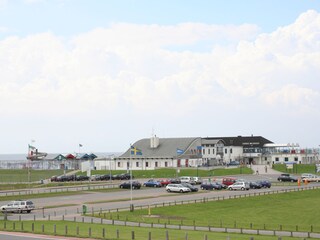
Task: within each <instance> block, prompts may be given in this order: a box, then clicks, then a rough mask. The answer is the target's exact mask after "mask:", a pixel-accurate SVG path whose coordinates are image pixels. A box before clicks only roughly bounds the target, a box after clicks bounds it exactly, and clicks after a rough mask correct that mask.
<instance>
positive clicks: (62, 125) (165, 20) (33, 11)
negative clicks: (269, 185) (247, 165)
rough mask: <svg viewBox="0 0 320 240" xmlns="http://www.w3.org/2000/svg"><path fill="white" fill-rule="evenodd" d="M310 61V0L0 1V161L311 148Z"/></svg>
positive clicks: (317, 87) (318, 113)
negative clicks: (247, 143)
mask: <svg viewBox="0 0 320 240" xmlns="http://www.w3.org/2000/svg"><path fill="white" fill-rule="evenodd" d="M319 59H320V4H319V1H311V0H305V1H298V0H290V1H289V0H284V1H253V0H250V1H236V0H234V1H190V0H183V1H182V0H181V1H180V0H178V1H168V0H166V1H147V0H141V1H130V0H127V1H122V0H117V1H88V0H87V1H85V0H51V1H47V0H25V1H24V0H13V1H8V0H0V112H1V113H2V114H1V119H0V124H1V126H5V127H4V128H3V129H2V131H1V134H2V139H3V140H2V141H3V142H2V144H1V147H0V153H23V152H25V151H26V146H27V145H28V143H30V141H31V139H34V140H35V145H36V146H37V147H38V148H39V149H40V150H41V151H47V152H55V153H56V152H61V153H68V152H71V153H72V152H75V151H77V150H78V144H79V143H81V144H83V151H88V152H91V151H92V152H122V151H125V150H126V149H127V147H128V146H129V145H130V144H131V143H134V142H135V141H137V140H139V139H141V138H148V137H150V136H151V134H152V133H155V134H156V135H157V136H159V137H160V138H161V137H206V136H238V135H243V136H244V135H252V134H253V135H260V136H264V137H266V138H267V139H269V140H271V141H274V142H275V143H299V144H300V146H302V147H318V146H319V144H320V140H319V134H318V131H317V129H318V125H319V120H320V110H319V107H318V103H319V102H320V84H319V77H320V70H319V69H320V63H319ZM4 139H5V140H4Z"/></svg>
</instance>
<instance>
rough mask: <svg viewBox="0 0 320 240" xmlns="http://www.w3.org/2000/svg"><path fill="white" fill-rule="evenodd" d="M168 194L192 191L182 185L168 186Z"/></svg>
mask: <svg viewBox="0 0 320 240" xmlns="http://www.w3.org/2000/svg"><path fill="white" fill-rule="evenodd" d="M166 190H167V192H181V193H185V192H191V189H190V188H188V187H185V186H182V185H181V184H168V185H167V186H166Z"/></svg>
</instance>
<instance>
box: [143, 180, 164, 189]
mask: <svg viewBox="0 0 320 240" xmlns="http://www.w3.org/2000/svg"><path fill="white" fill-rule="evenodd" d="M143 185H144V186H145V187H161V183H160V182H159V181H156V180H154V179H150V180H149V181H147V182H145V183H144V184H143Z"/></svg>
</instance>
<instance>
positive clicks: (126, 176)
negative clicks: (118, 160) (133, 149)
mask: <svg viewBox="0 0 320 240" xmlns="http://www.w3.org/2000/svg"><path fill="white" fill-rule="evenodd" d="M113 177H114V179H115V180H129V179H131V176H130V173H121V174H118V175H114V176H113ZM132 179H134V176H132Z"/></svg>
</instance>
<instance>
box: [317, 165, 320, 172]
mask: <svg viewBox="0 0 320 240" xmlns="http://www.w3.org/2000/svg"><path fill="white" fill-rule="evenodd" d="M316 168H317V173H318V172H320V164H316Z"/></svg>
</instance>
